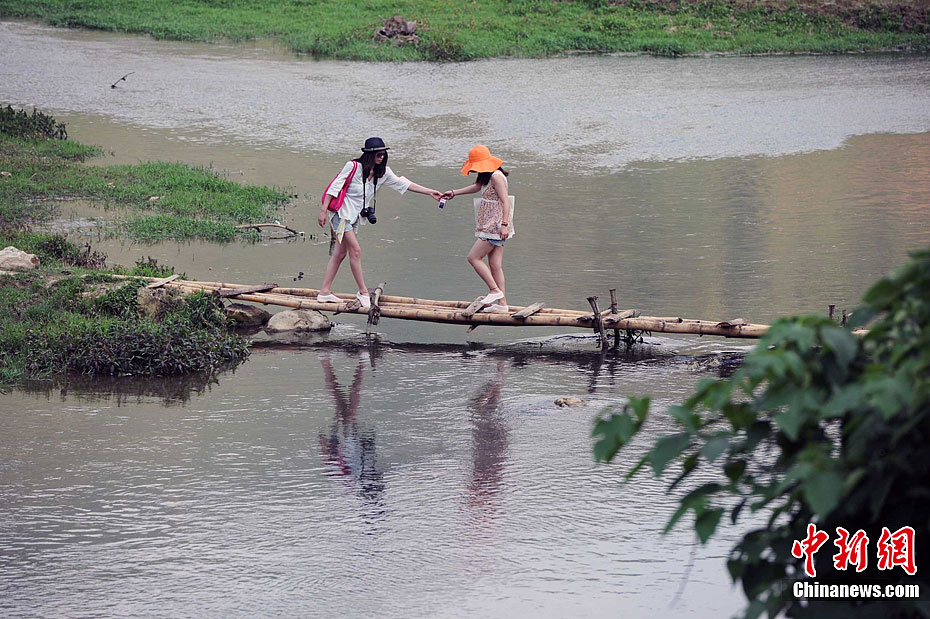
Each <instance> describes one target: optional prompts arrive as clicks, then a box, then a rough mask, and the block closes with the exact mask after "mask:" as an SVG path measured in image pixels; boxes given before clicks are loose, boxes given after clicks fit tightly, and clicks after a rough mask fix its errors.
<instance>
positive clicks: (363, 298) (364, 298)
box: [355, 292, 371, 309]
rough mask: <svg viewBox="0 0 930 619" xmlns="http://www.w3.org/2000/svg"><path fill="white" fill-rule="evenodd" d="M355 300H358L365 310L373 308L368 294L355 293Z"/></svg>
mask: <svg viewBox="0 0 930 619" xmlns="http://www.w3.org/2000/svg"><path fill="white" fill-rule="evenodd" d="M355 298H356V299H358V302H359V303H361V304H362V307H363V308H364V309H368V308H369V307H371V297H369V296H368V295H367V294H362V293H361V292H356V293H355Z"/></svg>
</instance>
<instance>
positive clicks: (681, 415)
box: [668, 404, 700, 432]
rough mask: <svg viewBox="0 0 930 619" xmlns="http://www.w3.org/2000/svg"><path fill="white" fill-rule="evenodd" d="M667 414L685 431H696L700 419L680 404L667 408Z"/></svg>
mask: <svg viewBox="0 0 930 619" xmlns="http://www.w3.org/2000/svg"><path fill="white" fill-rule="evenodd" d="M668 414H669V415H671V416H672V418H673V419H675V420H676V421H677V422H678V423H680V424H681V425H682V426H684V427H685V429H687V430H689V431H691V432H697V431H698V423H699V422H700V417H698V416H697V415H695V414H694V411H693V410H692V409H690V408H688V407H687V406H682V405H680V404H675V405H673V406H669V407H668Z"/></svg>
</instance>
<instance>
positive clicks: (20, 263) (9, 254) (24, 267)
mask: <svg viewBox="0 0 930 619" xmlns="http://www.w3.org/2000/svg"><path fill="white" fill-rule="evenodd" d="M40 264H41V263H40V261H39V257H38V256H36V255H35V254H27V253H26V252H24V251H21V250H19V249H16V248H15V247H13V246H12V245H10V246H9V247H4V248H3V250H2V251H0V270H3V271H31V270H32V269H37V268H39V265H40Z"/></svg>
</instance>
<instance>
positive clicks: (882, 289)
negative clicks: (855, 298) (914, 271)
mask: <svg viewBox="0 0 930 619" xmlns="http://www.w3.org/2000/svg"><path fill="white" fill-rule="evenodd" d="M897 296H898V287H897V286H896V285H895V284H894V283H893V282H892V281H891V280H890V279H880V280H878V281H877V282H876V283H875V284H873V285H872V287H871V288H869V290H868V292H866V293H865V296H864V297H863V298H862V300H863V301H865V302H866V303H867V304H868V305H870V306H871V307H872V308H874V309H877V310H882V309H885V308H887V307H888V306H889V305H891V303H892V301H894V300H895V299H896V298H897Z"/></svg>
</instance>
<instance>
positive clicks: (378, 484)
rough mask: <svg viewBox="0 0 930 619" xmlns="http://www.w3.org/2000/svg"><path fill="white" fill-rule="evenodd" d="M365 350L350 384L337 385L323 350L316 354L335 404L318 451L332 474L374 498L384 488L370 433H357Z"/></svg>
mask: <svg viewBox="0 0 930 619" xmlns="http://www.w3.org/2000/svg"><path fill="white" fill-rule="evenodd" d="M367 362H368V353H367V352H363V353H362V354H361V356H359V360H358V364H357V365H356V367H355V375H354V377H353V378H352V386H351V387H349V389H348V393H346V389H345V388H343V387H342V386H340V385H339V383H338V381H337V380H336V374H335V372H333V366H332V364H331V363H330V361H329V358H328V357H327V356H326V355H325V353H322V354H320V364H321V365H322V366H323V376H324V380H325V382H326V388H327V389H329V392H330V393H331V394H332V396H333V400H334V401H335V403H336V414H335V417H334V419H333V425H332V427H331V428H330V430H329V436H327V435H326V434H324V433H323V432H320V453H321V455H322V457H323V460H324V462H326V463H327V464H329V465H331V466H332V467H333V469H334V472H335V474H337V475H340V476H342V477H344V478H345V479H346V480H348V481H349V482H350V485H351V486H352V487H353V488H355V489H356V490H357V492H358V493H359V494H360V495H361V496H362V497H364V498H366V499H369V500H372V501H377V500H378V499H380V497H381V493H382V492H383V491H384V482H383V480H382V477H383V476H382V474H381V473H380V472H379V471H378V470H377V467H376V466H375V435H374V432H359V429H358V405H359V403H360V402H361V391H362V377H363V376H364V375H365V366H366V365H367Z"/></svg>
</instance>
